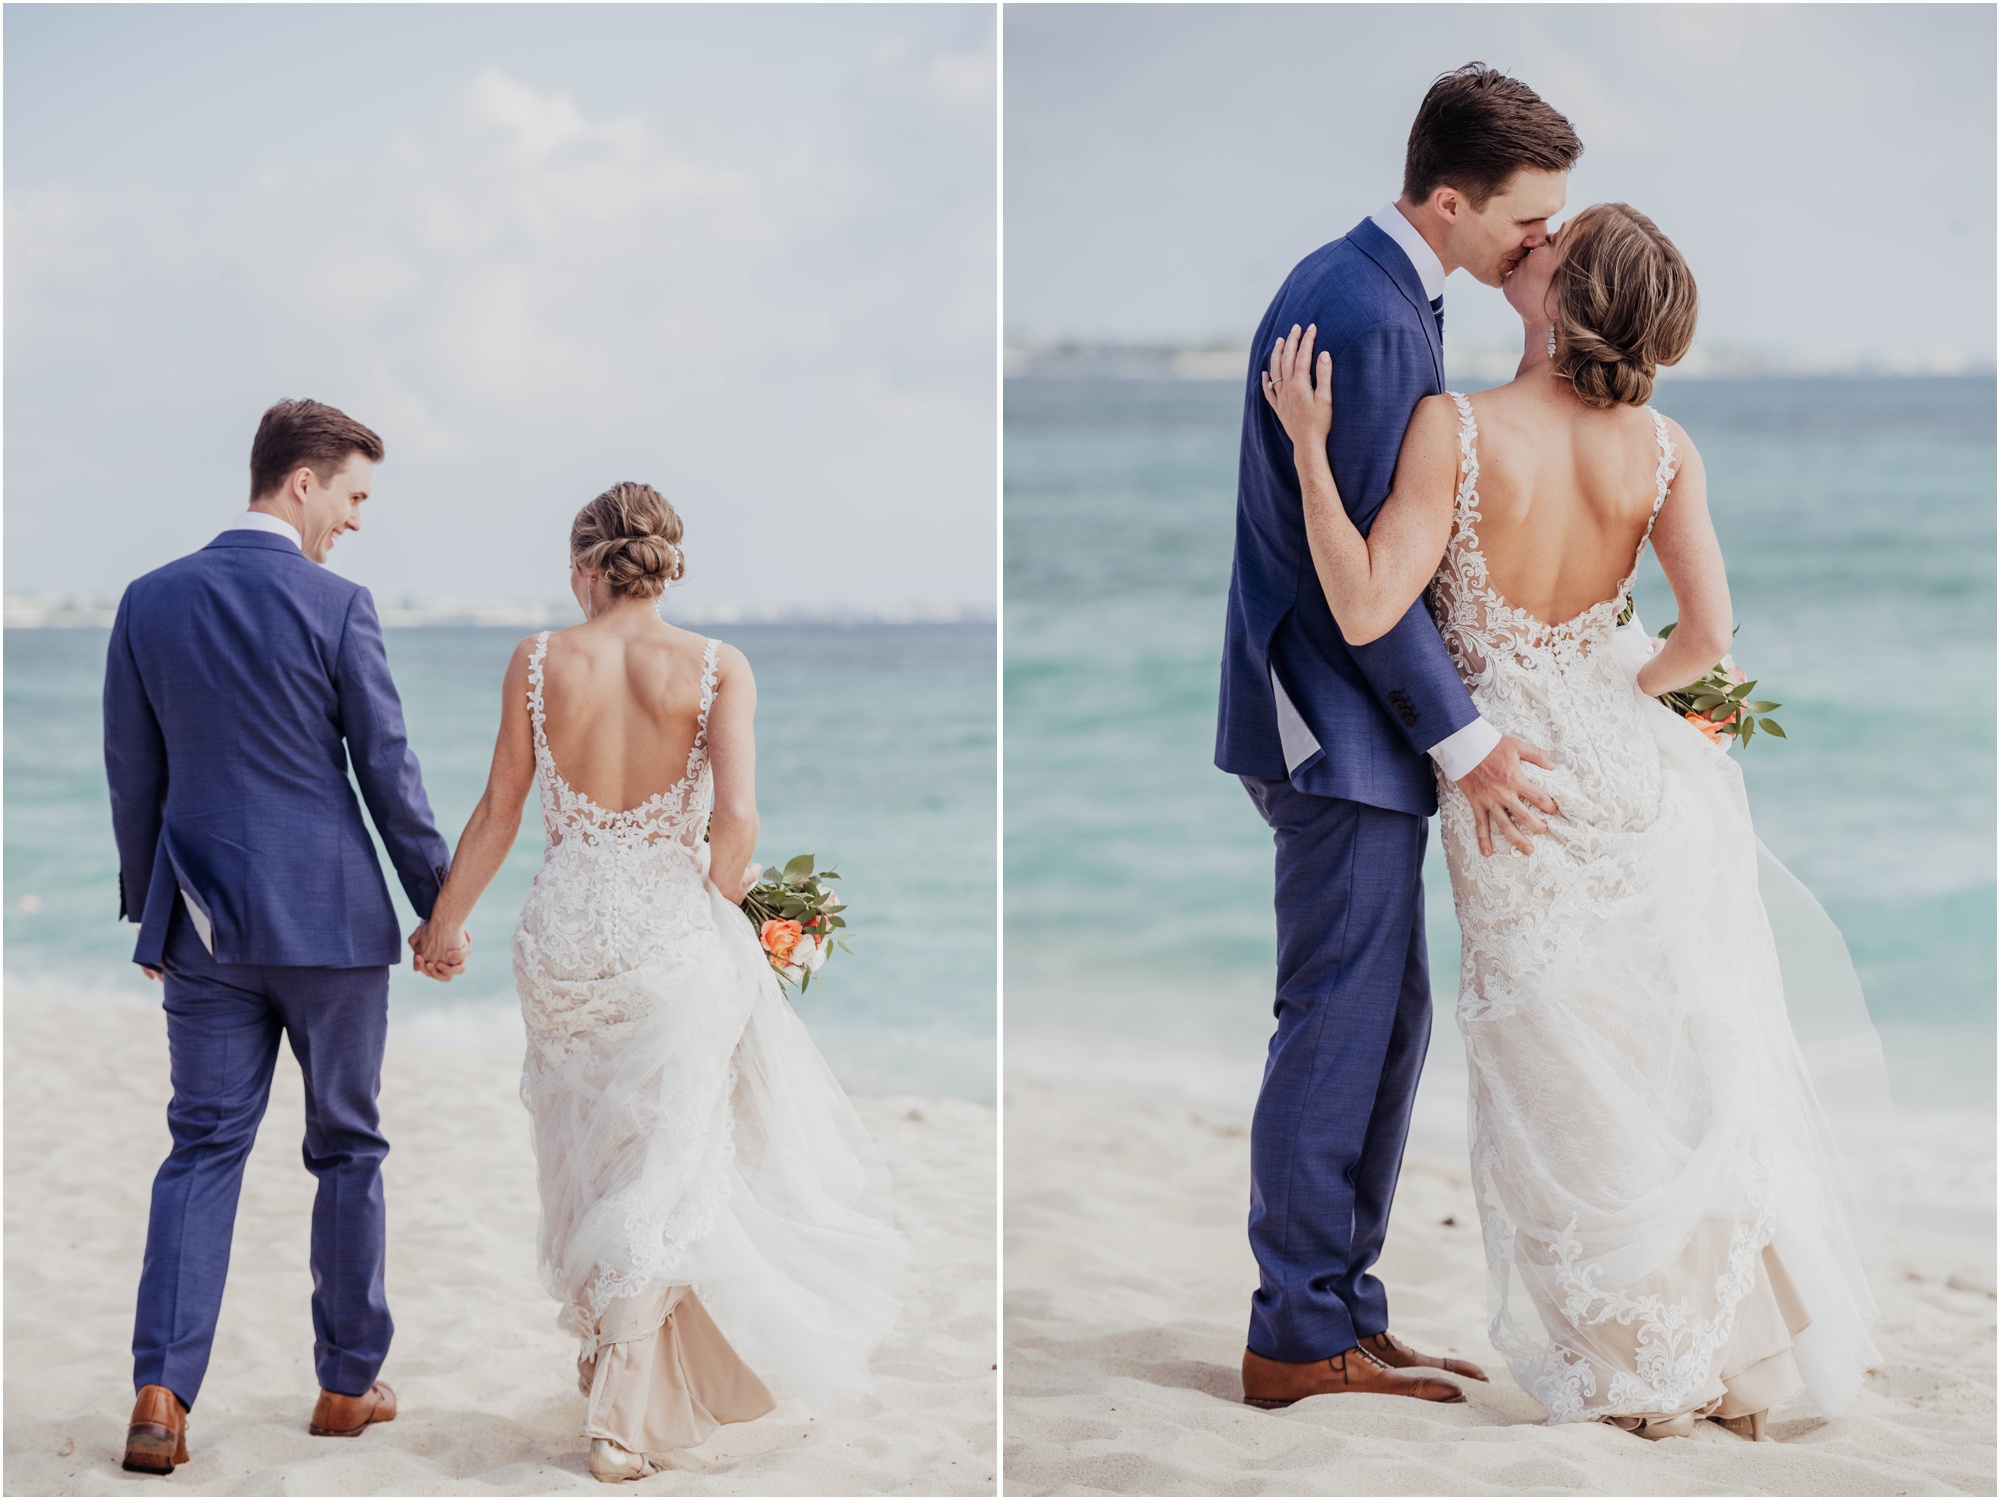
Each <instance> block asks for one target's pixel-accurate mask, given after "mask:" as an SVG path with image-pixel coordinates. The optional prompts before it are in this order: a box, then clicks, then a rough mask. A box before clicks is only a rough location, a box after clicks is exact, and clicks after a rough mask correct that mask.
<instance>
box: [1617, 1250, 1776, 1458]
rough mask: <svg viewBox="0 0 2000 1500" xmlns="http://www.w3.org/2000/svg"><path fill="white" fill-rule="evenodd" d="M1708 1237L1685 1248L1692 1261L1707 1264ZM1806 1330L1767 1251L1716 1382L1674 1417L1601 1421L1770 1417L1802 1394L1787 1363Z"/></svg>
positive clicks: (1626, 1423)
mask: <svg viewBox="0 0 2000 1500" xmlns="http://www.w3.org/2000/svg"><path fill="white" fill-rule="evenodd" d="M1712 1237H1713V1236H1711V1235H1708V1234H1697V1236H1696V1241H1695V1243H1694V1244H1693V1245H1691V1246H1690V1252H1691V1258H1693V1259H1695V1260H1696V1261H1697V1262H1711V1263H1712V1261H1713V1258H1714V1255H1715V1252H1716V1247H1715V1246H1713V1245H1707V1244H1703V1243H1702V1241H1703V1240H1705V1239H1710V1238H1712ZM1704 1252H1706V1253H1705V1254H1704ZM1707 1268H1708V1267H1707V1265H1704V1266H1703V1269H1704V1270H1706V1269H1707ZM1811 1324H1812V1318H1811V1317H1810V1316H1809V1315H1808V1314H1807V1312H1806V1308H1805V1304H1804V1303H1803V1302H1802V1301H1800V1300H1799V1294H1798V1290H1797V1288H1795V1287H1794V1286H1793V1285H1792V1278H1791V1276H1790V1275H1789V1274H1787V1272H1786V1270H1785V1263H1784V1262H1783V1261H1782V1260H1780V1259H1779V1258H1778V1252H1777V1251H1776V1250H1775V1249H1774V1248H1772V1247H1771V1246H1769V1245H1766V1246H1765V1247H1764V1251H1763V1255H1762V1256H1761V1258H1760V1259H1759V1260H1758V1263H1757V1283H1756V1285H1755V1286H1753V1287H1752V1288H1751V1289H1750V1291H1749V1293H1748V1294H1747V1295H1746V1296H1745V1297H1744V1298H1743V1300H1742V1302H1741V1303H1739V1304H1738V1305H1737V1308H1736V1326H1735V1328H1734V1329H1733V1330H1732V1332H1731V1335H1730V1340H1729V1345H1728V1347H1727V1348H1726V1349H1725V1350H1724V1351H1723V1354H1722V1356H1721V1359H1720V1361H1719V1362H1718V1364H1717V1366H1716V1377H1715V1379H1713V1380H1711V1381H1710V1382H1709V1384H1708V1385H1707V1387H1706V1388H1704V1389H1703V1390H1701V1391H1698V1392H1697V1393H1696V1394H1695V1396H1694V1397H1693V1399H1691V1400H1690V1401H1689V1402H1688V1404H1687V1405H1685V1406H1683V1407H1681V1408H1680V1411H1679V1412H1635V1413H1631V1414H1620V1415H1619V1416H1616V1417H1607V1418H1605V1420H1606V1421H1608V1422H1611V1423H1612V1424H1613V1425H1614V1426H1618V1427H1625V1428H1628V1429H1629V1428H1635V1427H1637V1426H1639V1425H1640V1424H1641V1423H1643V1422H1661V1421H1665V1420H1667V1419H1668V1418H1670V1417H1675V1416H1678V1415H1680V1412H1688V1411H1691V1412H1693V1413H1694V1415H1695V1416H1697V1417H1741V1416H1748V1415H1749V1414H1750V1413H1751V1412H1756V1411H1769V1410H1770V1409H1771V1408H1772V1407H1774V1406H1776V1405H1778V1404H1779V1403H1780V1402H1782V1401H1788V1400H1790V1399H1791V1398H1792V1397H1793V1396H1796V1395H1797V1394H1798V1393H1799V1392H1800V1391H1802V1390H1804V1389H1805V1380H1804V1379H1803V1377H1801V1376H1800V1374H1799V1366H1798V1361H1797V1360H1796V1359H1794V1358H1793V1357H1792V1339H1793V1338H1794V1337H1795V1336H1796V1335H1798V1334H1801V1333H1803V1332H1805V1330H1806V1329H1807V1328H1808V1327H1810V1326H1811Z"/></svg>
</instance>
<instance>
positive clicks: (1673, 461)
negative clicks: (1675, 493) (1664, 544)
mask: <svg viewBox="0 0 2000 1500" xmlns="http://www.w3.org/2000/svg"><path fill="white" fill-rule="evenodd" d="M1646 414H1647V415H1648V416H1650V417H1651V418H1652V419H1653V437H1654V439H1655V441H1656V442H1657V443H1658V445H1659V454H1660V458H1659V463H1658V464H1657V465H1656V466H1655V467H1654V469H1653V486H1654V490H1653V515H1654V517H1655V518H1656V519H1657V518H1658V516H1659V514H1660V507H1661V506H1662V505H1665V504H1666V503H1667V491H1668V490H1670V489H1672V488H1673V483H1674V473H1675V471H1676V470H1677V469H1678V468H1679V467H1680V458H1679V455H1677V454H1676V453H1675V452H1674V439H1673V435H1672V434H1671V433H1669V432H1668V431H1667V419H1666V418H1665V417H1663V416H1661V415H1660V413H1659V411H1658V410H1657V409H1656V408H1654V407H1651V406H1649V407H1647V408H1646ZM1646 529H1647V531H1648V532H1650V531H1651V530H1652V527H1651V526H1650V525H1649V526H1648V527H1647V528H1646Z"/></svg>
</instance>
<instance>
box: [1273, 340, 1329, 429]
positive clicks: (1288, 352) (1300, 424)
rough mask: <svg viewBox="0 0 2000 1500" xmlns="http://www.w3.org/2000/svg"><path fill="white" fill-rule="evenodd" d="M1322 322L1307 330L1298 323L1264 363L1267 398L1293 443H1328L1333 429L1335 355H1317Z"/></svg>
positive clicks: (1278, 342)
mask: <svg viewBox="0 0 2000 1500" xmlns="http://www.w3.org/2000/svg"><path fill="white" fill-rule="evenodd" d="M1318 337H1319V325H1318V324H1312V325H1309V326H1308V327H1306V328H1304V329H1303V330H1302V329H1300V327H1299V326H1298V324H1296V323H1294V324H1293V325H1292V331H1291V332H1290V333H1289V334H1288V335H1286V336H1285V337H1284V338H1281V339H1279V340H1278V341H1277V343H1276V344H1274V345H1273V346H1272V347H1271V359H1270V363H1269V364H1267V365H1266V366H1265V367H1264V378H1263V385H1264V399H1265V400H1266V401H1268V402H1270V403H1271V410H1272V411H1273V412H1275V413H1276V414H1277V418H1278V421H1279V422H1280V423H1281V424H1283V426H1284V429H1285V436H1287V437H1289V438H1290V439H1291V440H1292V446H1293V447H1294V448H1295V449H1296V448H1300V447H1302V446H1304V445H1306V444H1309V443H1317V444H1321V445H1324V444H1325V442H1326V437H1327V434H1328V433H1330V432H1332V431H1333V356H1332V355H1331V354H1327V353H1324V352H1322V353H1321V354H1320V356H1319V357H1318V359H1314V358H1313V341H1314V340H1315V339H1317V338H1318Z"/></svg>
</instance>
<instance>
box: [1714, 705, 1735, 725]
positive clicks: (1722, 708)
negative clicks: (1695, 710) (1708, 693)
mask: <svg viewBox="0 0 2000 1500" xmlns="http://www.w3.org/2000/svg"><path fill="white" fill-rule="evenodd" d="M1735 712H1736V705H1735V704H1733V703H1718V704H1716V705H1715V707H1713V708H1711V709H1710V710H1709V711H1708V716H1709V718H1711V719H1713V720H1714V721H1715V722H1716V723H1718V724H1720V723H1721V722H1722V721H1723V720H1724V719H1726V718H1728V717H1729V716H1730V715H1731V714H1733V713H1735Z"/></svg>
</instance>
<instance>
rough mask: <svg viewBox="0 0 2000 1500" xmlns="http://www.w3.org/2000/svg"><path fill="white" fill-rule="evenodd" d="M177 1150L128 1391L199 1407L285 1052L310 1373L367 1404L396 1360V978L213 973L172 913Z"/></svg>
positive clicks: (162, 1199)
mask: <svg viewBox="0 0 2000 1500" xmlns="http://www.w3.org/2000/svg"><path fill="white" fill-rule="evenodd" d="M164 983H165V988H166V1013H167V1044H168V1049H169V1053H170V1056H171V1059H172V1071H173V1089H174V1096H173V1103H172V1104H171V1105H170V1106H169V1107H168V1110H167V1124H168V1127H169V1129H170V1130H171V1131H172V1134H173V1149H172V1151H171V1152H169V1153H168V1156H167V1159H166V1161H164V1162H163V1163H161V1166H160V1170H159V1174H158V1175H157V1176H156V1177H155V1178H154V1179H153V1206H152V1219H151V1222H150V1224H149V1225H148V1227H147V1231H146V1261H145V1268H144V1270H143V1271H142V1272H141V1273H140V1278H139V1310H138V1317H137V1320H136V1322H135V1324H134V1326H133V1330H132V1360H133V1368H132V1385H133V1389H134V1390H137V1389H138V1388H139V1387H141V1386H147V1385H163V1386H165V1387H167V1389H168V1390H170V1391H172V1392H173V1393H174V1394H175V1395H176V1396H178V1397H179V1398H180V1399H181V1401H182V1402H183V1403H184V1404H185V1405H187V1406H188V1407H190V1408H191V1407H193V1405H194V1401H195V1396H196V1394H197V1393H198V1392H199V1391H200V1390H201V1382H202V1377H203V1375H204V1374H205V1373H206V1372H207V1370H208V1357H209V1350H210V1348H211V1346H212V1345H213V1344H214V1342H215V1326H216V1319H217V1316H218V1315H219V1313H220V1312H221V1309H222V1287H223V1282H224V1281H225V1279H226V1278H227V1276H228V1274H229V1248H230V1240H231V1237H232V1236H233V1234H234V1231H235V1227H236V1200H237V1195H238V1192H239V1190H240V1189H241V1187H242V1185H243V1164H244V1162H245V1161H246V1160H247V1159H248V1158H249V1155H250V1148H251V1146H252V1144H254V1143H255V1141H256V1138H257V1126H258V1122H259V1121H261V1120H262V1119H263V1118H264V1107H265V1105H266V1104H267V1103H268V1102H269V1100H270V1096H271V1076H272V1072H273V1070H274V1069H275V1068H276V1066H277V1061H278V1042H279V1038H280V1036H283V1037H284V1038H285V1039H286V1040H287V1041H289V1042H290V1044H291V1049H292V1055H293V1056H294V1057H295V1058H297V1059H298V1064H299V1072H300V1073H301V1074H302V1075H303V1077H304V1081H305V1095H306V1120H305V1125H306V1130H305V1164H306V1169H307V1170H308V1171H310V1172H311V1173H312V1174H313V1176H314V1177H316V1178H317V1179H318V1180H319V1191H318V1194H317V1195H316V1196H315V1198H314V1200H313V1213H312V1279H313V1293H312V1320H313V1364H314V1367H315V1369H316V1370H317V1371H318V1374H319V1383H320V1386H321V1388H322V1389H325V1390H329V1391H337V1392H339V1393H340V1394H342V1395H347V1396H358V1395H361V1394H363V1393H364V1392H366V1391H367V1389H368V1387H369V1386H370V1385H372V1384H373V1383H374V1381H375V1376H376V1373H377V1372H378V1371H379V1370H380V1369H381V1368H382V1361H383V1360H384V1359H385V1358H387V1357H388V1353H389V1340H390V1337H391V1335H392V1334H393V1333H394V1332H395V1325H394V1324H393V1323H392V1322H391V1321H390V1318H389V1303H388V1298H387V1296H386V1295H385V1293H384V1291H383V1285H382V1271H383V1263H384V1230H385V1227H386V1226H385V1216H384V1210H383V1201H382V1158H383V1157H385V1156H387V1155H388V1154H389V1143H388V1142H387V1141H386V1140H384V1139H383V1137H382V1131H381V1124H380V1119H379V1117H378V1115H377V1113H376V1104H375V1101H376V1096H377V1094H378V1093H379V1092H380V1089H381V1084H382V1046H383V1043H384V1041H385V1040H386V1038H387V1036H388V1028H389V971H388V969H387V968H385V967H381V966H375V967H368V968H352V969H330V968H303V967H287V966H283V965H275V964H224V963H217V962H216V961H215V959H214V958H213V957H211V956H210V955H209V953H208V950H207V949H206V948H204V947H203V946H202V943H201V940H200V939H199V938H198V937H196V935H195V933H194V930H193V924H192V923H191V922H190V921H189V920H188V919H187V915H186V913H185V912H176V913H175V914H174V916H173V918H172V919H171V922H170V923H169V927H168V933H167V942H166V978H165V981H164Z"/></svg>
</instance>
